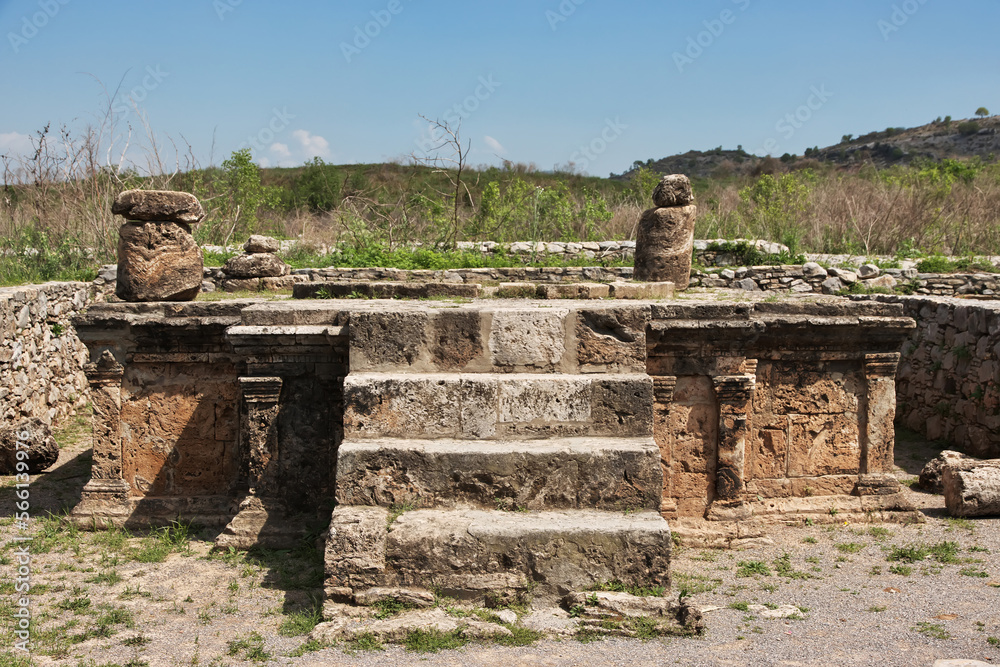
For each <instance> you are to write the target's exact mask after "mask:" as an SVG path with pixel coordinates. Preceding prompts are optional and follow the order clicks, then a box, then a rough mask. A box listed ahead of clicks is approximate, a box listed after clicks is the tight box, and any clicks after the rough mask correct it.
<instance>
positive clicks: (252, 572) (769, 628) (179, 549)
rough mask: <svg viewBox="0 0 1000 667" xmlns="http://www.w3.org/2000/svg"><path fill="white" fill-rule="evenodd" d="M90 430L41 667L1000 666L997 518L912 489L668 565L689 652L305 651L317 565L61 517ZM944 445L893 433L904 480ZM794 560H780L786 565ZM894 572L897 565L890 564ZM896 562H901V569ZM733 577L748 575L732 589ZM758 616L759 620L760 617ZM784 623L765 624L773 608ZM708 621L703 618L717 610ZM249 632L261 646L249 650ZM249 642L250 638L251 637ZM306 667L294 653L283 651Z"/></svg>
mask: <svg viewBox="0 0 1000 667" xmlns="http://www.w3.org/2000/svg"><path fill="white" fill-rule="evenodd" d="M86 428H87V424H86V422H85V421H84V420H78V421H77V422H75V423H72V424H69V425H68V426H67V428H66V429H64V430H63V431H62V432H61V433H59V434H58V437H59V439H60V442H61V443H62V444H63V451H62V455H61V456H60V460H59V463H58V464H57V466H56V467H55V468H54V469H53V470H52V471H50V472H48V473H46V474H45V475H41V476H39V477H38V478H37V479H36V480H33V483H32V486H31V493H32V495H31V503H32V515H33V517H35V520H34V521H33V524H32V528H31V531H32V533H33V534H34V535H35V540H34V541H33V542H32V557H33V560H32V564H31V567H32V579H31V583H32V587H33V590H32V592H31V593H30V595H31V602H32V607H31V610H32V614H33V619H32V624H33V625H32V628H33V632H34V635H33V639H34V642H35V643H34V651H33V654H32V661H33V663H34V664H40V665H48V664H58V665H85V666H91V665H93V666H95V667H96V666H97V665H111V664H116V665H120V666H121V667H127V666H128V667H139V666H141V665H149V666H151V667H152V666H159V665H192V666H195V665H217V666H221V665H234V666H235V665H248V664H254V663H255V662H256V663H257V664H265V663H266V664H288V665H409V664H425V665H496V664H506V665H511V666H513V665H583V664H587V665H594V664H608V665H618V664H621V665H669V664H678V665H885V666H888V665H928V666H929V665H931V664H933V662H934V660H936V659H942V658H953V659H954V658H964V659H976V660H982V661H987V662H988V661H991V660H992V661H996V662H1000V519H987V520H971V521H970V520H952V519H948V518H947V517H946V514H945V512H944V510H943V499H942V498H941V497H940V496H936V495H929V494H923V493H919V492H910V493H912V497H913V499H914V501H915V502H916V503H917V504H918V506H920V507H921V508H922V510H923V512H924V514H925V516H926V518H927V520H926V523H923V524H918V525H893V524H885V525H874V524H843V523H836V524H833V525H824V526H798V527H776V528H775V529H774V531H773V532H772V533H771V538H772V541H773V544H772V545H769V546H762V547H756V548H753V549H748V550H744V551H719V550H701V549H694V548H685V547H683V545H682V546H681V547H680V548H678V549H677V550H676V551H675V554H674V559H673V576H674V588H673V594H677V593H678V592H679V591H680V590H681V589H682V588H684V589H687V590H689V591H690V592H691V596H690V599H691V600H693V601H694V604H696V605H698V606H701V607H704V608H708V609H711V610H710V611H706V613H705V618H706V623H707V627H708V630H707V632H706V634H705V636H703V637H700V638H684V639H655V640H649V641H641V640H623V639H602V640H598V641H594V642H590V643H583V642H581V641H578V640H577V639H573V638H565V639H561V640H558V641H557V640H544V641H540V642H537V643H536V644H534V645H531V646H522V647H507V646H500V645H495V644H470V645H467V646H465V647H462V648H458V649H452V650H444V651H441V652H439V653H417V652H412V651H408V650H407V649H405V648H402V647H399V646H390V647H387V648H385V649H383V650H377V651H363V650H354V649H356V647H353V648H352V647H350V646H335V647H328V648H322V649H320V650H316V651H306V649H308V648H312V647H310V646H309V645H308V644H307V643H306V642H307V639H308V637H307V635H306V634H305V633H306V632H307V631H308V629H309V628H310V627H311V625H312V623H313V622H314V621H315V619H314V618H312V619H311V618H310V617H309V614H310V611H311V610H314V609H315V608H316V605H317V603H318V592H319V588H320V585H321V581H322V561H321V559H320V558H319V557H318V555H317V553H316V551H315V550H311V549H308V548H304V549H300V550H298V551H292V552H270V553H264V554H261V555H258V556H257V557H250V558H248V557H246V556H245V555H244V554H240V553H231V554H222V555H216V556H214V557H209V548H210V545H211V539H212V538H213V537H214V535H213V534H212V533H207V532H203V533H200V534H192V535H189V536H187V538H186V539H185V536H184V535H183V532H181V533H180V534H178V533H177V532H176V531H175V532H174V533H172V534H169V535H167V534H162V533H161V534H158V535H152V536H138V537H130V536H125V535H122V534H117V533H106V532H98V533H86V532H77V531H73V530H69V529H67V528H66V527H65V526H62V525H61V523H60V522H59V521H58V519H48V520H46V519H44V518H43V515H45V513H46V512H47V511H51V512H55V513H56V514H58V513H59V512H60V511H64V510H65V509H66V508H68V507H72V505H73V504H74V503H75V502H76V500H78V499H79V495H80V490H81V488H82V486H83V484H84V483H85V482H86V480H87V478H88V477H89V474H88V470H89V465H90V456H89V451H88V450H87V449H86V446H85V445H84V444H82V443H84V442H85V440H86V438H84V437H82V434H83V433H84V432H85V431H86ZM939 449H940V446H935V445H934V444H933V443H926V442H923V441H921V440H919V439H918V438H915V437H913V436H912V435H910V434H907V433H905V432H904V433H900V434H899V438H898V445H897V464H899V470H898V471H897V474H898V475H899V476H900V477H901V478H903V479H910V478H912V477H913V475H915V474H916V472H918V471H919V469H920V467H921V466H922V465H923V463H924V462H926V461H927V460H928V459H929V458H930V457H931V456H933V455H934V454H935V453H936V452H937V451H938V450H939ZM12 481H13V480H12V478H0V507H2V508H3V509H2V511H0V517H2V518H0V534H2V536H3V539H4V542H5V543H6V544H7V545H8V546H7V547H6V548H5V551H4V552H3V555H2V558H0V563H2V567H3V569H4V577H3V579H2V580H0V589H2V592H3V593H4V596H3V598H2V599H0V601H2V603H3V604H4V605H5V608H4V609H3V610H2V619H0V620H2V633H0V634H2V642H3V644H2V645H0V667H3V666H5V665H16V664H26V663H21V662H18V661H17V660H16V659H15V657H16V655H17V654H16V653H15V652H14V651H12V650H10V647H12V646H13V642H14V638H13V636H12V634H11V631H12V624H11V618H12V613H13V611H14V604H15V602H14V600H15V599H16V597H18V596H15V595H14V590H13V589H14V569H15V567H16V565H15V559H14V556H13V549H14V547H13V545H12V543H11V542H10V538H11V537H13V536H16V535H19V534H21V531H20V530H19V529H18V528H17V526H15V525H14V523H13V519H12V517H11V515H12V513H13V506H14V502H15V499H14V495H13V491H14V490H13V488H12ZM786 554H787V556H786ZM892 558H896V560H891V559H892ZM899 558H902V560H900V559H899ZM741 575H742V576H741ZM752 605H761V606H759V607H753V606H752ZM783 605H791V607H792V608H787V607H786V609H788V610H789V611H790V612H794V616H793V617H792V618H768V616H769V615H772V608H780V607H782V606H783ZM712 608H714V609H712ZM254 633H257V634H256V635H254ZM258 638H259V639H258ZM296 653H300V654H301V655H295V656H294V657H293V654H296Z"/></svg>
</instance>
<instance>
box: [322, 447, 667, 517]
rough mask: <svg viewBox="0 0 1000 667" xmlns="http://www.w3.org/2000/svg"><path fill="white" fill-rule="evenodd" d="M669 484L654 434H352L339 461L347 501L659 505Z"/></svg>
mask: <svg viewBox="0 0 1000 667" xmlns="http://www.w3.org/2000/svg"><path fill="white" fill-rule="evenodd" d="M661 487H662V474H661V471H660V463H659V453H658V451H657V449H656V446H655V444H654V443H653V442H652V440H651V439H649V438H632V439H622V438H561V439H550V440H544V441H537V440H535V441H520V442H519V441H502V442H488V441H483V442H469V441H462V440H432V441H427V440H406V439H399V440H363V441H346V442H344V443H343V444H341V446H340V449H339V454H338V463H337V502H338V503H339V504H341V505H381V506H384V507H385V506H389V505H392V504H396V505H412V506H414V507H421V508H423V507H426V508H438V509H442V508H448V507H459V506H467V505H472V506H476V507H481V508H488V509H494V508H496V507H497V506H498V505H500V504H502V506H503V508H504V509H507V510H517V509H529V510H543V509H580V508H583V509H586V508H591V509H593V508H596V509H606V510H623V509H633V510H635V509H640V508H645V509H656V508H657V507H658V506H659V503H660V495H661V494H660V490H661Z"/></svg>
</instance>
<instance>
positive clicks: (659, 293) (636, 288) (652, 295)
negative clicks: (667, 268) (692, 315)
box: [608, 282, 687, 300]
mask: <svg viewBox="0 0 1000 667" xmlns="http://www.w3.org/2000/svg"><path fill="white" fill-rule="evenodd" d="M608 287H609V288H610V294H609V296H610V297H611V298H612V299H642V300H657V299H672V298H674V290H675V286H674V284H673V283H671V282H649V283H626V282H613V283H611V284H610V285H609V286H608ZM684 287H687V286H686V285H685V286H684Z"/></svg>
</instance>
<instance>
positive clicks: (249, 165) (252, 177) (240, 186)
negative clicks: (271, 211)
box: [219, 148, 278, 245]
mask: <svg viewBox="0 0 1000 667" xmlns="http://www.w3.org/2000/svg"><path fill="white" fill-rule="evenodd" d="M222 170H223V173H222V184H223V187H225V192H224V194H223V195H222V197H220V198H219V199H220V200H221V203H220V206H219V209H220V210H219V213H220V215H221V217H222V218H224V219H226V220H227V221H229V222H230V227H229V231H228V233H227V234H226V236H225V238H224V239H223V241H222V244H223V245H228V243H229V240H230V239H231V238H232V237H233V235H234V234H235V233H236V232H237V231H239V234H237V236H238V237H243V236H245V235H249V234H253V233H254V232H256V231H257V215H258V214H259V212H260V209H261V207H264V206H274V205H275V204H276V203H277V201H278V196H277V191H276V189H275V188H267V187H264V186H263V185H261V182H260V169H259V168H258V167H257V165H256V164H255V163H254V161H253V156H252V155H251V153H250V149H249V148H243V149H241V150H238V151H233V154H232V155H230V156H229V159H227V160H224V161H223V162H222Z"/></svg>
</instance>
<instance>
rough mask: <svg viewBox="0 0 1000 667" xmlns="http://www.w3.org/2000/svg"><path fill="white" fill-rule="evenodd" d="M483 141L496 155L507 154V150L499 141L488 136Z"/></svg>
mask: <svg viewBox="0 0 1000 667" xmlns="http://www.w3.org/2000/svg"><path fill="white" fill-rule="evenodd" d="M483 141H485V142H486V145H487V146H489V147H490V148H491V149H493V152H494V153H499V154H500V155H503V154H504V153H506V152H507V149H506V148H504V147H503V144H501V143H500V142H499V141H497V140H496V139H494V138H493V137H491V136H490V135H488V134H487V135H486V136H484V137H483Z"/></svg>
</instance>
